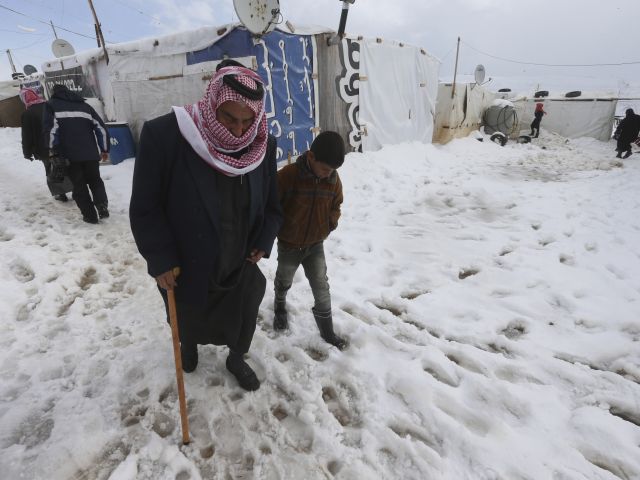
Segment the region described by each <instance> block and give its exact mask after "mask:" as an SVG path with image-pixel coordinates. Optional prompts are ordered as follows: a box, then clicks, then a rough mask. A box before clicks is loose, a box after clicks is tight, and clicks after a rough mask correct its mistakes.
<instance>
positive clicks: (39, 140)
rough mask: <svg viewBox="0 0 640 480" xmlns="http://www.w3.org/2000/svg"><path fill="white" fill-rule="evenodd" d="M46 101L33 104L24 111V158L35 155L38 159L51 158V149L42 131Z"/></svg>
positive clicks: (22, 118)
mask: <svg viewBox="0 0 640 480" xmlns="http://www.w3.org/2000/svg"><path fill="white" fill-rule="evenodd" d="M43 117H44V103H36V104H35V105H31V106H30V107H29V108H27V109H26V110H25V111H24V112H22V117H21V125H22V153H23V155H24V158H29V159H30V158H31V157H35V158H36V159H37V160H46V159H48V158H49V149H48V148H47V145H46V143H45V139H44V135H43V133H42V121H43Z"/></svg>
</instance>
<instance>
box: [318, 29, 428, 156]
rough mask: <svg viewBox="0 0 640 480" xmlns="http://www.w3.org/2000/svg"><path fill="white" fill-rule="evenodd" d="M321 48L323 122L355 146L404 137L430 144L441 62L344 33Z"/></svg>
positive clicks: (377, 145) (323, 42) (393, 44)
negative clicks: (336, 41) (333, 43)
mask: <svg viewBox="0 0 640 480" xmlns="http://www.w3.org/2000/svg"><path fill="white" fill-rule="evenodd" d="M327 38H328V36H325V37H324V38H321V39H318V42H317V43H318V46H319V47H318V48H319V53H320V58H321V61H320V67H319V74H320V91H321V95H320V126H321V128H322V129H323V130H335V131H338V132H340V133H341V134H342V135H343V136H344V138H346V139H347V140H348V142H349V145H350V147H351V148H352V149H353V150H358V149H362V150H364V151H369V150H377V149H379V148H380V147H381V146H382V145H384V144H391V143H400V142H404V141H419V142H424V143H431V138H432V135H433V125H434V117H435V103H436V95H437V85H438V72H439V67H440V61H439V60H438V59H436V58H435V57H433V56H431V55H429V54H428V53H427V52H426V51H425V50H424V49H422V48H419V47H415V46H411V45H407V44H403V43H401V42H396V41H389V40H385V39H381V38H376V39H365V38H363V37H358V38H344V39H343V40H342V41H341V42H340V43H339V44H338V45H333V46H327V42H326V40H327Z"/></svg>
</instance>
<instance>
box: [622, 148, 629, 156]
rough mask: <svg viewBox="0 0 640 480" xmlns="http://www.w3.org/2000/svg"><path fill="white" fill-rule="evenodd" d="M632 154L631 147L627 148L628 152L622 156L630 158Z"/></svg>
mask: <svg viewBox="0 0 640 480" xmlns="http://www.w3.org/2000/svg"><path fill="white" fill-rule="evenodd" d="M630 156H631V149H629V150H627V153H625V154H624V155H623V156H622V158H629V157H630Z"/></svg>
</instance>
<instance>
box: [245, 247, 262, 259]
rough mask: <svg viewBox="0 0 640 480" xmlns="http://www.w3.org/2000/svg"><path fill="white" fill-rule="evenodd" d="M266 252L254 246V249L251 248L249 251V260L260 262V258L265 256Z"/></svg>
mask: <svg viewBox="0 0 640 480" xmlns="http://www.w3.org/2000/svg"><path fill="white" fill-rule="evenodd" d="M264 254H265V251H264V250H258V249H257V248H254V249H253V250H251V252H249V256H248V257H247V261H248V262H251V263H258V262H259V261H260V259H261V258H262V257H264Z"/></svg>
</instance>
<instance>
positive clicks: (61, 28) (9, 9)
mask: <svg viewBox="0 0 640 480" xmlns="http://www.w3.org/2000/svg"><path fill="white" fill-rule="evenodd" d="M0 8H4V9H5V10H8V11H10V12H13V13H15V14H17V15H21V16H23V17H27V18H30V19H32V20H35V21H36V22H40V23H42V24H44V25H49V26H51V25H52V24H51V23H50V22H45V21H44V20H40V19H39V18H36V17H32V16H30V15H27V14H26V13H22V12H19V11H17V10H14V9H12V8H9V7H5V6H4V5H2V4H0ZM53 26H54V27H56V28H59V29H60V30H64V31H65V32H69V33H73V34H74V35H78V36H80V37H85V38H90V39H91V40H97V39H96V37H92V36H91V35H85V34H84V33H78V32H74V31H73V30H69V29H68V28H64V27H61V26H59V25H55V24H53Z"/></svg>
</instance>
